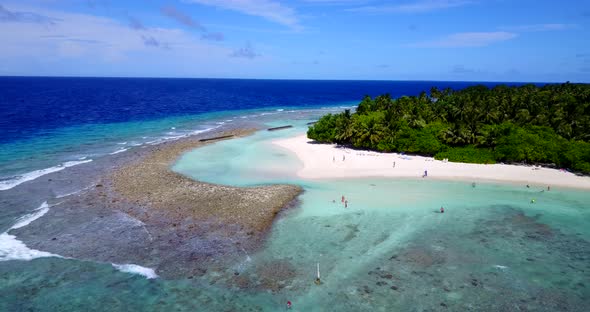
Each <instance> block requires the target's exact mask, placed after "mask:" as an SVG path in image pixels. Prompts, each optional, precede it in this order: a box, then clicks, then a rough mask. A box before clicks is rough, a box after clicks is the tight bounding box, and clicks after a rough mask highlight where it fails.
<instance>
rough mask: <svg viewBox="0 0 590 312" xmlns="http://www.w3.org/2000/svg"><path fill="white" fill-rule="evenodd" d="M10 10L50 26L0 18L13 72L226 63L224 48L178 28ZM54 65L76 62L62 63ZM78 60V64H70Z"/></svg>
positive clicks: (4, 54) (176, 68)
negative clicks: (44, 20) (38, 18)
mask: <svg viewBox="0 0 590 312" xmlns="http://www.w3.org/2000/svg"><path fill="white" fill-rule="evenodd" d="M10 10H11V11H12V12H30V13H31V14H36V15H38V16H45V17H47V18H50V19H51V20H52V21H53V23H52V24H50V25H47V24H43V23H30V22H28V21H27V22H25V21H20V20H14V19H12V20H8V21H4V22H2V24H1V25H2V27H0V42H1V43H2V49H0V59H2V60H3V63H5V64H8V65H6V67H9V69H10V70H11V72H14V73H16V74H35V72H34V71H35V70H36V68H32V66H33V64H38V65H39V69H46V70H48V71H51V72H52V74H66V75H67V74H68V71H81V70H87V71H93V72H95V73H96V74H97V75H104V74H101V73H105V72H113V73H114V74H119V75H120V73H123V74H127V75H129V74H132V75H133V74H135V72H137V73H140V74H141V73H144V74H143V75H150V74H149V73H151V72H155V71H156V70H159V71H160V72H163V73H171V72H172V73H175V72H180V73H181V74H183V73H184V72H185V71H188V70H199V69H206V68H209V69H212V70H214V67H215V65H216V64H222V63H223V62H227V60H228V57H227V55H228V54H229V53H231V49H229V48H226V47H224V46H221V45H217V44H214V43H213V42H212V41H203V40H201V39H200V37H198V36H194V35H192V34H190V33H188V32H185V31H184V30H182V29H176V28H156V27H148V26H143V25H142V27H141V28H138V27H135V28H133V27H131V26H130V25H127V24H126V23H125V22H119V21H116V20H113V19H110V18H106V17H100V16H92V15H87V14H78V13H68V12H61V11H54V10H48V9H40V8H18V7H11V8H10ZM58 64H76V65H72V66H71V67H72V68H64V67H63V66H61V67H60V66H58ZM81 64H84V68H74V66H81ZM119 65H121V66H122V67H119ZM130 68H131V70H130ZM27 70H28V71H29V72H26V71H27ZM126 70H127V72H126ZM30 71H33V72H30ZM134 71H135V72H134ZM153 75H155V74H153ZM193 75H198V73H193Z"/></svg>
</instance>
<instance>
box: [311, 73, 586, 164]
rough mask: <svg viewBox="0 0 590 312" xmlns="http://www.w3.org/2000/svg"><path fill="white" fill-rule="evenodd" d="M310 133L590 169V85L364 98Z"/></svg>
mask: <svg viewBox="0 0 590 312" xmlns="http://www.w3.org/2000/svg"><path fill="white" fill-rule="evenodd" d="M307 137H308V138H310V139H313V140H315V141H317V142H322V143H337V144H339V145H348V146H352V147H354V148H362V149H369V150H374V151H380V152H398V153H408V154H417V155H423V156H434V158H435V159H437V160H443V159H446V160H448V161H450V162H465V163H482V164H493V163H498V162H503V163H519V164H522V163H525V164H535V165H543V166H547V167H554V168H567V169H568V170H571V171H574V172H577V173H583V174H589V173H590V85H587V84H573V83H569V82H566V83H563V84H549V85H544V86H542V87H539V86H536V85H533V84H528V85H524V86H519V87H510V86H506V85H498V86H496V87H493V88H487V87H486V86H473V87H468V88H466V89H463V90H458V91H457V90H452V89H444V90H439V89H437V88H431V90H430V94H427V93H426V92H422V93H420V95H418V96H403V97H400V98H396V99H393V98H391V96H390V95H389V94H385V95H381V96H377V97H375V98H371V97H369V96H365V98H364V99H363V100H362V101H361V102H360V103H359V105H358V107H357V109H356V111H355V112H354V113H351V112H350V110H346V111H344V112H342V113H339V114H328V115H325V116H323V117H322V118H321V119H320V120H319V121H318V122H316V123H315V124H313V125H312V126H311V127H310V128H309V130H308V132H307Z"/></svg>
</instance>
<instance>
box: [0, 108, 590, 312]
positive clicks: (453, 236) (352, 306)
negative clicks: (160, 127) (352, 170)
mask: <svg viewBox="0 0 590 312" xmlns="http://www.w3.org/2000/svg"><path fill="white" fill-rule="evenodd" d="M307 121H308V120H307V118H305V117H302V118H300V119H298V120H291V119H287V120H269V121H266V124H267V125H268V126H277V125H283V124H286V123H289V124H293V125H295V127H294V128H292V129H288V130H283V131H277V132H268V131H260V132H257V133H256V134H254V135H252V136H249V137H246V138H240V139H234V140H228V141H222V142H219V143H216V144H212V145H209V146H206V147H203V148H200V149H197V150H194V151H192V152H190V153H187V154H185V155H184V156H183V157H182V158H181V159H180V160H179V161H178V162H177V163H176V164H175V165H174V166H173V170H175V171H177V172H180V173H182V174H185V175H188V176H191V177H194V178H196V179H199V180H202V181H207V182H213V183H222V184H230V185H239V186H251V185H258V184H268V183H295V184H298V185H301V186H302V187H303V188H304V190H305V191H304V193H303V194H302V195H301V196H300V205H299V206H298V207H295V208H292V209H290V210H288V211H285V212H284V213H283V214H281V216H280V218H279V219H278V221H277V222H276V223H275V226H274V227H273V229H272V231H271V233H270V234H269V236H268V240H267V242H266V244H265V246H264V247H263V248H262V249H261V250H259V251H258V252H256V253H254V254H250V255H247V254H244V255H243V256H242V257H241V258H239V259H235V265H234V266H233V267H231V268H227V269H225V268H211V270H208V271H207V273H206V274H205V275H204V276H203V277H200V278H195V279H191V280H188V279H186V280H163V279H151V280H147V279H145V278H143V277H141V276H138V275H131V274H127V273H122V272H119V271H117V270H115V269H114V268H113V267H112V266H111V265H110V264H100V263H93V262H85V261H78V260H67V259H57V258H41V259H36V260H33V261H30V262H25V261H7V262H2V263H0V291H1V292H2V294H3V299H2V300H0V310H7V311H12V310H27V309H29V308H30V309H32V310H36V311H56V310H64V311H65V310H68V311H79V310H89V311H92V310H96V311H104V310H111V311H129V310H143V311H162V310H178V311H281V310H284V309H285V304H286V302H287V301H288V300H290V301H291V302H292V303H293V308H292V310H293V311H441V310H443V309H445V310H449V311H501V310H505V311H527V310H528V311H558V310H568V311H586V308H587V307H588V306H589V305H590V210H589V209H588V207H589V205H588V202H589V201H590V194H588V192H584V191H579V190H569V189H559V188H554V189H552V190H551V191H550V192H543V193H540V192H539V191H540V190H535V189H527V188H526V187H524V186H522V187H521V186H516V185H504V184H494V183H478V184H477V185H476V187H475V188H473V187H472V186H471V183H470V182H469V181H466V182H456V181H453V182H444V181H430V180H423V179H420V180H417V179H400V180H394V179H350V180H338V181H335V180H325V181H305V180H301V179H298V178H297V177H296V176H295V172H296V170H297V168H298V167H299V166H301V163H300V162H299V161H298V160H297V159H296V158H295V157H294V156H293V155H292V154H290V153H289V152H288V151H285V150H282V149H280V148H278V147H276V146H274V145H272V144H270V141H271V140H272V139H275V138H278V137H286V136H290V135H295V134H297V133H301V131H305V128H306V125H305V123H306V122H307ZM341 196H345V197H346V198H347V200H348V201H349V205H348V207H347V208H345V207H344V206H343V205H342V203H341V202H340V198H341ZM533 197H534V198H536V203H535V204H531V203H530V199H531V198H533ZM333 201H335V202H333ZM441 205H442V206H444V207H445V208H446V212H445V213H444V214H440V213H438V209H439V208H440V206H441ZM39 220H43V219H39ZM318 263H319V266H320V271H321V277H322V284H321V285H315V284H314V278H315V276H316V269H317V265H318Z"/></svg>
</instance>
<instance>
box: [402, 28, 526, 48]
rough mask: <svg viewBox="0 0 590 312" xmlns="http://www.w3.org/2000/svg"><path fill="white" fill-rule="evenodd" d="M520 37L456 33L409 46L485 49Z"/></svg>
mask: <svg viewBox="0 0 590 312" xmlns="http://www.w3.org/2000/svg"><path fill="white" fill-rule="evenodd" d="M517 36H518V35H517V34H515V33H511V32H505V31H495V32H464V33H456V34H452V35H448V36H445V37H442V38H440V39H436V40H432V41H424V42H418V43H413V44H409V45H407V46H409V47H417V48H457V47H485V46H488V45H490V44H493V43H497V42H502V41H506V40H510V39H513V38H516V37H517Z"/></svg>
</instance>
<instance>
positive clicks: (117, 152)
mask: <svg viewBox="0 0 590 312" xmlns="http://www.w3.org/2000/svg"><path fill="white" fill-rule="evenodd" d="M127 150H129V149H128V148H122V149H120V150H116V151H114V152H112V153H109V155H115V154H119V153H123V152H124V151H127Z"/></svg>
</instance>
